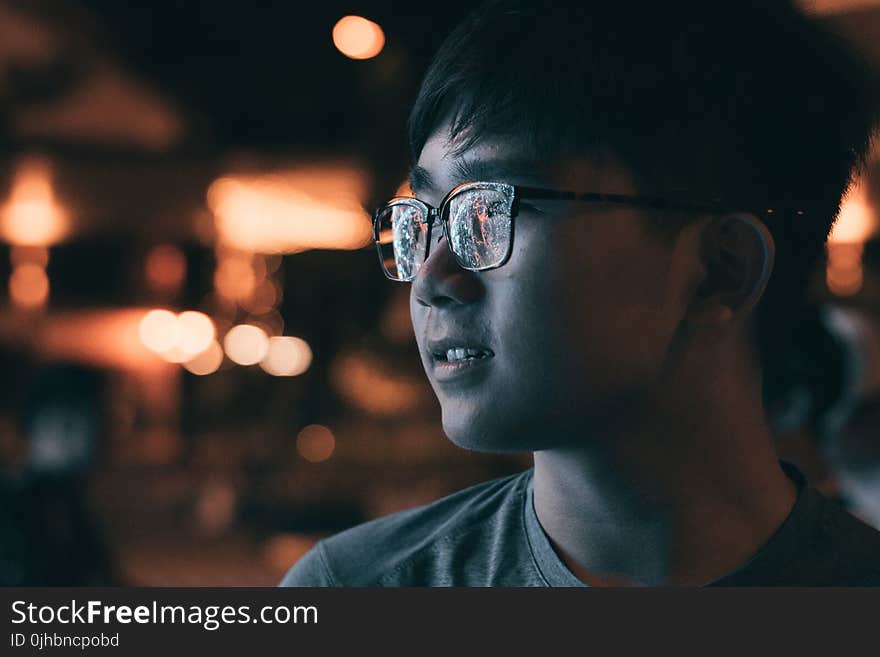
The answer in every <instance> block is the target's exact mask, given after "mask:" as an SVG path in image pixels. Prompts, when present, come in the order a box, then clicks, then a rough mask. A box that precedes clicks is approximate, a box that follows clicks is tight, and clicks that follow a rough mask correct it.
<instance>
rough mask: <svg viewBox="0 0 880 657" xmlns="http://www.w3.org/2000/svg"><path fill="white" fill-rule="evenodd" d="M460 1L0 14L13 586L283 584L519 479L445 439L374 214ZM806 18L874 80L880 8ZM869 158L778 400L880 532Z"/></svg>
mask: <svg viewBox="0 0 880 657" xmlns="http://www.w3.org/2000/svg"><path fill="white" fill-rule="evenodd" d="M472 4H473V3H469V2H467V3H466V2H458V1H456V0H450V1H448V2H445V3H442V5H436V6H417V5H413V4H409V5H406V4H403V5H402V4H401V3H392V2H390V1H364V2H356V3H352V2H345V3H343V2H335V1H333V0H327V1H325V2H321V3H295V2H290V1H285V2H279V1H267V2H261V3H259V4H258V5H256V6H255V4H254V3H251V2H245V1H244V0H211V1H210V2H208V1H200V0H191V1H190V2H185V3H181V2H176V1H172V0H151V1H150V2H142V3H122V2H118V1H116V0H0V583H2V584H4V585H15V584H18V585H41V584H42V585H104V584H118V585H145V586H153V585H164V586H172V585H173V586H203V585H204V586H235V585H252V586H253V585H273V584H275V583H276V582H277V581H278V580H279V579H280V577H281V576H282V575H283V573H284V572H285V571H286V570H287V569H288V568H289V567H290V565H291V564H292V563H293V562H294V561H295V560H296V559H297V558H298V557H299V556H300V555H302V554H303V553H304V552H305V551H306V550H307V549H308V548H309V547H310V546H311V545H312V544H313V543H314V541H315V540H317V539H318V538H320V537H321V536H324V535H327V534H329V533H333V532H336V531H339V530H341V529H344V528H346V527H348V526H351V525H353V524H356V523H358V522H362V521H364V520H367V519H370V518H373V517H376V516H379V515H383V514H386V513H391V512H393V511H397V510H401V509H404V508H407V507H411V506H414V505H416V504H422V503H426V502H429V501H431V500H433V499H436V498H437V497H440V496H442V495H445V494H447V493H449V492H452V491H454V490H457V489H459V488H462V487H464V486H467V485H470V484H473V483H477V482H479V481H483V480H486V479H489V478H492V477H496V476H500V475H503V474H507V473H510V472H515V471H517V470H521V469H523V468H526V467H528V466H529V465H530V459H529V458H528V457H525V456H494V455H485V454H476V453H469V452H465V451H462V450H459V449H457V448H455V447H453V446H452V445H451V444H449V442H448V441H447V440H446V439H445V437H444V436H443V433H442V429H441V426H440V419H439V407H438V405H437V403H436V401H435V399H434V397H433V394H432V393H431V390H430V388H429V387H428V385H427V383H426V381H425V379H424V376H423V374H422V370H421V364H420V361H419V357H418V353H417V351H416V348H415V343H414V340H413V336H412V329H411V326H410V322H409V310H408V286H406V285H399V284H393V283H391V282H389V281H386V279H385V278H384V277H383V275H382V274H381V272H380V269H379V267H378V262H377V257H376V254H375V252H374V249H373V247H372V245H371V244H369V240H370V225H369V218H368V214H367V212H366V211H365V209H364V208H365V207H371V206H372V205H373V204H374V203H375V202H377V201H378V200H380V199H382V198H384V197H387V196H390V195H392V194H393V193H394V191H395V190H397V189H398V188H400V186H401V184H402V182H403V180H404V178H405V176H406V171H407V167H408V164H409V157H408V151H407V146H406V140H405V122H406V117H407V114H408V110H409V105H410V102H411V101H412V99H413V98H414V96H415V92H416V89H417V85H418V83H419V80H420V76H421V74H422V72H423V71H424V70H425V68H426V66H427V64H428V61H429V59H430V57H431V55H432V54H433V52H434V51H435V49H436V48H437V47H438V45H439V43H440V42H441V40H442V39H443V37H444V36H445V34H446V33H447V32H448V31H449V30H450V29H451V28H452V26H453V25H454V24H455V23H456V22H458V20H460V19H461V18H462V17H463V16H464V14H465V13H466V12H467V11H468V9H469V8H470V7H471V6H472ZM805 5H806V6H807V9H808V10H809V11H811V12H813V13H815V14H816V15H817V16H818V17H819V19H820V20H822V21H824V22H826V23H827V24H828V25H829V26H830V27H832V29H834V30H835V31H837V32H839V33H840V34H842V35H844V36H845V38H847V39H848V40H850V41H851V42H852V43H853V44H854V45H855V46H856V47H857V48H858V49H859V50H861V52H862V53H863V54H864V56H865V57H866V58H867V59H868V60H870V61H871V62H873V64H874V65H876V66H877V67H880V1H875V2H872V1H866V0H861V1H859V0H828V1H816V2H810V3H805ZM817 129H821V126H817ZM878 160H880V153H875V157H874V163H873V165H872V167H871V168H870V169H869V171H868V172H866V174H865V175H864V176H863V177H861V178H860V179H859V180H858V181H857V182H856V184H854V186H853V188H852V190H851V192H850V194H849V195H848V196H847V198H846V199H845V202H844V204H843V206H842V209H841V216H840V219H839V221H838V224H837V227H836V228H835V231H834V234H833V235H832V239H831V241H830V243H829V249H828V258H827V262H826V263H824V264H823V267H822V268H821V270H820V271H817V272H816V276H815V281H814V284H813V288H812V289H811V291H810V294H811V298H812V299H813V300H814V302H815V308H814V310H815V312H812V313H811V314H810V315H809V316H808V317H805V318H804V322H803V331H802V333H801V335H800V336H799V338H798V348H797V349H796V350H794V351H793V355H792V360H793V361H794V362H795V365H796V366H797V367H796V368H795V369H796V371H797V372H799V373H800V374H799V376H798V377H797V378H796V379H795V380H793V381H791V382H790V385H787V386H786V387H785V393H784V394H782V395H780V397H779V399H778V401H777V402H775V403H774V405H773V406H772V408H771V410H772V412H773V416H774V422H775V424H776V426H777V431H778V435H779V449H780V453H781V454H782V455H783V456H784V457H785V458H788V459H789V460H792V461H794V462H795V463H797V464H798V465H800V466H801V467H802V468H803V469H804V470H806V471H807V474H808V475H809V476H810V477H811V478H813V480H814V482H816V483H817V484H818V485H820V486H821V487H822V488H823V489H824V490H825V491H826V492H828V494H830V495H833V496H835V497H837V498H839V499H840V500H841V502H842V503H844V504H846V505H847V506H848V507H850V508H851V509H853V510H854V512H856V513H858V514H859V515H861V516H862V517H863V518H865V519H866V520H869V521H870V522H873V523H875V524H877V525H878V526H880V439H878V436H880V241H878V240H876V239H875V238H874V233H875V231H876V228H877V224H878V211H877V208H878V207H880V202H878V199H880V164H878ZM365 246H366V248H365Z"/></svg>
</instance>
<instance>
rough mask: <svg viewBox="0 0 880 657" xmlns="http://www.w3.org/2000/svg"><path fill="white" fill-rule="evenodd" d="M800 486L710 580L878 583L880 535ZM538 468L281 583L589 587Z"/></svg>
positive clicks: (415, 514)
mask: <svg viewBox="0 0 880 657" xmlns="http://www.w3.org/2000/svg"><path fill="white" fill-rule="evenodd" d="M783 469H784V470H785V471H786V474H788V476H789V477H790V478H791V479H792V480H793V481H794V482H795V483H796V484H797V486H798V496H797V500H796V502H795V504H794V507H793V508H792V510H791V513H790V514H789V516H788V518H787V519H786V520H785V522H784V523H783V524H782V526H780V528H779V529H778V530H777V531H776V533H775V534H774V535H773V536H772V537H771V538H770V540H769V541H768V542H767V543H766V544H765V545H764V547H763V548H761V550H759V551H758V553H757V554H756V555H755V556H754V557H753V558H752V559H751V560H749V562H748V563H746V564H745V565H743V566H742V567H740V568H738V569H737V570H735V571H734V572H732V573H729V574H728V575H726V576H724V577H722V578H720V579H718V580H715V581H714V582H711V583H710V584H708V586H880V532H878V531H876V530H874V529H872V528H871V527H869V526H867V525H865V524H864V523H862V522H860V521H859V520H857V519H856V518H855V517H853V516H852V515H850V514H849V513H847V512H846V511H844V510H843V509H842V508H841V507H839V506H838V505H837V504H836V503H834V502H832V501H831V500H828V499H826V498H825V497H823V496H822V495H821V494H820V493H819V492H818V491H816V490H815V489H814V488H812V487H811V486H809V485H808V484H807V482H806V481H805V479H804V477H803V475H802V474H801V473H800V472H798V471H797V469H795V468H794V467H793V466H791V465H788V464H785V463H783ZM532 474H533V470H532V469H529V470H526V471H525V472H522V473H520V474H516V475H512V476H509V477H504V478H501V479H496V480H493V481H489V482H486V483H483V484H479V485H476V486H472V487H470V488H467V489H465V490H462V491H459V492H457V493H454V494H453V495H450V496H448V497H444V498H443V499H440V500H438V501H436V502H433V503H431V504H428V505H425V506H421V507H418V508H415V509H410V510H407V511H402V512H400V513H395V514H392V515H389V516H385V517H383V518H378V519H376V520H372V521H370V522H367V523H364V524H362V525H358V526H356V527H353V528H351V529H348V530H346V531H344V532H341V533H339V534H336V535H334V536H331V537H330V538H326V539H324V540H321V541H319V542H318V543H317V545H315V547H314V548H312V549H311V550H310V551H309V552H308V553H307V554H306V555H305V556H303V557H302V558H301V559H300V560H299V561H298V562H297V563H296V564H295V565H294V566H293V568H291V569H290V571H289V572H288V573H287V575H286V576H285V577H284V579H283V580H282V581H281V586H374V587H377V586H381V587H384V586H585V584H584V583H583V582H581V581H580V580H579V579H578V578H577V577H575V576H574V575H573V574H572V573H571V571H569V569H568V568H567V567H566V566H565V564H564V563H563V562H562V560H561V559H560V558H559V556H558V555H557V554H556V552H555V551H554V549H553V547H552V546H551V545H550V542H549V540H548V538H547V535H546V534H545V533H544V530H543V529H542V528H541V525H540V523H539V522H538V517H537V515H536V514H535V509H534V505H533V503H532Z"/></svg>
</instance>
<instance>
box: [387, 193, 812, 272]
mask: <svg viewBox="0 0 880 657" xmlns="http://www.w3.org/2000/svg"><path fill="white" fill-rule="evenodd" d="M481 188H482V189H498V188H503V189H505V190H507V191H508V192H509V193H510V194H511V195H512V201H511V207H510V237H509V240H508V247H507V251H506V253H505V255H504V258H503V259H502V260H501V261H500V262H499V263H497V264H493V265H488V266H485V267H469V266H467V264H466V263H464V262H462V259H461V257H460V256H459V255H458V254H457V253H455V251H454V249H453V248H452V246H451V245H449V240H448V238H447V235H448V231H449V228H448V223H449V205H450V202H451V201H452V199H454V198H455V197H456V196H457V195H458V194H461V193H463V192H466V191H470V190H472V189H481ZM520 199H533V200H539V199H545V200H555V201H579V202H587V203H599V204H601V203H608V204H612V205H627V206H632V207H641V208H648V209H653V210H667V211H668V210H671V211H679V212H697V213H707V214H709V213H725V212H730V211H731V209H730V208H727V207H725V206H723V205H722V204H721V203H720V202H708V203H702V202H689V201H671V200H668V199H664V198H659V197H652V196H634V195H629V194H603V193H600V192H585V193H578V192H572V191H565V190H557V189H546V188H543V187H527V186H523V185H511V184H509V183H502V182H495V181H474V182H467V183H463V184H461V185H458V186H456V187H455V188H453V189H452V190H451V191H450V192H449V193H448V194H446V196H444V197H443V200H442V201H440V205H439V206H437V207H434V206H432V205H429V204H428V203H425V202H424V201H422V200H421V199H418V198H416V197H414V196H395V197H392V198H390V199H388V200H387V201H385V202H384V203H383V204H382V205H380V206H379V207H378V208H377V209H376V211H375V212H374V213H373V240H374V241H375V242H376V247H377V249H378V253H379V262H380V265H381V267H382V271H383V272H384V273H385V276H386V277H387V278H389V279H390V280H392V281H398V282H402V283H407V282H410V281H412V280H413V279H414V278H415V276H416V275H417V274H414V275H413V276H412V277H410V278H398V277H395V276H392V275H391V274H390V273H389V271H388V269H387V268H386V266H385V261H384V258H383V256H382V243H381V242H380V240H379V221H380V218H381V216H382V215H383V214H384V213H385V211H386V210H387V209H388V208H389V207H390V206H391V205H393V204H396V203H400V204H404V203H406V204H418V205H420V206H422V207H424V210H425V222H426V224H427V239H426V241H425V253H424V256H423V260H422V262H424V261H425V260H427V259H428V256H429V255H430V253H431V232H432V230H433V227H434V223H435V222H437V221H438V220H439V222H440V228H441V230H442V231H443V237H444V238H447V248H449V250H450V252H451V253H452V255H453V256H454V257H455V261H456V263H458V266H459V267H461V268H462V269H466V270H468V271H489V270H491V269H498V268H499V267H503V266H504V265H505V264H507V261H508V260H510V255H511V253H512V251H513V241H514V232H515V224H516V222H515V218H516V215H517V213H518V211H519V201H520ZM750 212H754V211H752V210H750ZM775 212H776V211H775V210H774V209H773V208H768V209H766V210H763V211H761V212H755V214H758V215H765V216H766V217H772V216H773V215H774V213H775ZM794 213H795V214H798V215H803V214H804V211H803V210H796V211H794Z"/></svg>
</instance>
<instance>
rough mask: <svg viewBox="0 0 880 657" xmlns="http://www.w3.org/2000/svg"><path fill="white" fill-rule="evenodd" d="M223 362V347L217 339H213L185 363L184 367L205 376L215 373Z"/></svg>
mask: <svg viewBox="0 0 880 657" xmlns="http://www.w3.org/2000/svg"><path fill="white" fill-rule="evenodd" d="M222 364H223V348H222V347H221V346H220V343H219V342H217V341H216V340H212V341H211V344H210V345H208V348H207V349H205V350H204V351H203V352H202V353H200V354H199V355H198V356H196V357H195V358H193V359H192V360H188V361H186V362H184V363H183V367H184V368H185V369H186V370H187V371H189V372H192V373H193V374H196V375H198V376H205V375H207V374H213V373H214V372H216V371H217V370H218V369H220V365H222Z"/></svg>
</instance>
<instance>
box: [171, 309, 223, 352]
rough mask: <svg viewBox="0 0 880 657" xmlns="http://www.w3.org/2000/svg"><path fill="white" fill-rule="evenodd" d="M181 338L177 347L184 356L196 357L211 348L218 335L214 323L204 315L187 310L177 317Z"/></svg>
mask: <svg viewBox="0 0 880 657" xmlns="http://www.w3.org/2000/svg"><path fill="white" fill-rule="evenodd" d="M177 322H178V324H179V326H180V338H179V339H178V341H177V344H176V345H175V346H176V347H177V348H179V349H180V350H181V351H182V352H183V353H184V354H187V355H189V356H195V355H196V354H200V353H202V352H203V351H204V350H205V349H207V348H208V347H209V346H211V342H212V341H213V340H214V336H215V335H216V334H217V331H216V329H215V328H214V322H212V321H211V318H210V317H208V316H207V315H206V314H204V313H200V312H196V311H195V310H187V311H184V312H182V313H180V314H179V315H178V316H177Z"/></svg>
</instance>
